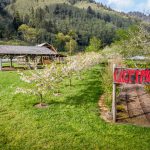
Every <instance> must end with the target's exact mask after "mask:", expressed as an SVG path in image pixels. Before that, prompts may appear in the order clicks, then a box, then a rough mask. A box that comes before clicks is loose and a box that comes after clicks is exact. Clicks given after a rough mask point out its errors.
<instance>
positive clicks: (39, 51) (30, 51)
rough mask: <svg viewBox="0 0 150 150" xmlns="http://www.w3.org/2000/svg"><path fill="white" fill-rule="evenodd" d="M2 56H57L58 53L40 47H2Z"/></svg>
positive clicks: (0, 50)
mask: <svg viewBox="0 0 150 150" xmlns="http://www.w3.org/2000/svg"><path fill="white" fill-rule="evenodd" d="M0 55H57V53H56V52H54V51H53V50H51V49H49V48H47V47H40V46H7V45H0Z"/></svg>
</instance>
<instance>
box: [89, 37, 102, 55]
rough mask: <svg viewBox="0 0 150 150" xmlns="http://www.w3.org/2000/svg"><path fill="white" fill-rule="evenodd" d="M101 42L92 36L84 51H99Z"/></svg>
mask: <svg viewBox="0 0 150 150" xmlns="http://www.w3.org/2000/svg"><path fill="white" fill-rule="evenodd" d="M101 46H102V43H101V40H100V39H98V38H96V37H92V38H91V39H90V44H89V46H88V47H87V48H86V51H88V52H89V51H95V52H97V51H99V50H100V49H101Z"/></svg>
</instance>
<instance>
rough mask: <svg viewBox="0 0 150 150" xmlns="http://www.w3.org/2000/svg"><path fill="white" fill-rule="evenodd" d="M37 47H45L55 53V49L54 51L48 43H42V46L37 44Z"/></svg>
mask: <svg viewBox="0 0 150 150" xmlns="http://www.w3.org/2000/svg"><path fill="white" fill-rule="evenodd" d="M37 46H39V47H47V48H49V49H51V50H52V51H54V52H56V53H57V49H55V48H54V47H53V46H52V45H51V44H49V43H42V44H39V45H37Z"/></svg>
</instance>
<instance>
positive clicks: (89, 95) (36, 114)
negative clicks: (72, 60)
mask: <svg viewBox="0 0 150 150" xmlns="http://www.w3.org/2000/svg"><path fill="white" fill-rule="evenodd" d="M100 70H101V67H99V66H97V67H94V68H93V69H92V70H90V71H87V72H86V73H84V75H83V79H82V80H77V79H74V81H73V86H72V87H69V86H67V85H66V84H67V83H64V86H62V87H61V88H60V90H61V93H62V95H61V96H59V97H50V98H48V97H47V98H46V102H47V103H49V104H50V105H49V107H48V108H47V109H37V108H34V107H33V105H34V104H36V102H37V101H36V97H34V96H29V95H22V94H17V95H15V94H14V92H15V88H16V87H17V86H24V83H23V82H21V81H20V80H19V77H18V75H17V73H16V72H0V102H1V103H0V149H1V150H51V149H55V150H149V149H150V128H144V127H137V126H132V125H118V124H109V123H105V122H104V121H103V120H102V119H100V117H99V109H98V106H97V102H98V99H99V96H100V95H101V94H102V90H101V89H102V85H101V77H100Z"/></svg>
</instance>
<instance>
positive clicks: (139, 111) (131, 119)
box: [118, 84, 150, 126]
mask: <svg viewBox="0 0 150 150" xmlns="http://www.w3.org/2000/svg"><path fill="white" fill-rule="evenodd" d="M121 89H122V90H121V93H120V95H119V103H122V104H123V105H124V108H125V112H124V113H126V114H127V116H128V117H126V118H122V119H118V120H119V121H120V122H124V121H125V122H128V123H133V124H138V125H144V126H150V95H149V94H148V93H146V91H145V90H144V86H143V85H132V84H125V85H123V86H122V88H121Z"/></svg>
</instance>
